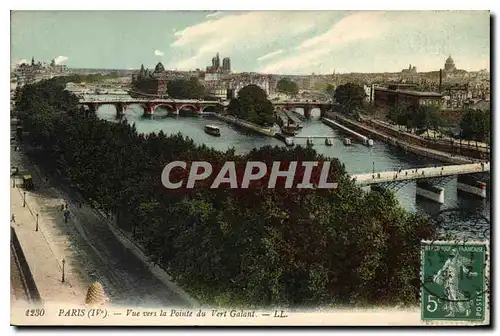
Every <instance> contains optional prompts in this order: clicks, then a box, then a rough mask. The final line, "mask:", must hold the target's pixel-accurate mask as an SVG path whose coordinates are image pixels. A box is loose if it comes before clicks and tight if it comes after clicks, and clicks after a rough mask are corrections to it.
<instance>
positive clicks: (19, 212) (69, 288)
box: [10, 187, 86, 304]
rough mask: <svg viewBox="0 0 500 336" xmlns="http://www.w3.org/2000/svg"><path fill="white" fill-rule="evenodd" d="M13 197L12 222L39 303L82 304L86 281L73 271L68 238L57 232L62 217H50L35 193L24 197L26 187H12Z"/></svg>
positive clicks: (72, 259)
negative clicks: (13, 218)
mask: <svg viewBox="0 0 500 336" xmlns="http://www.w3.org/2000/svg"><path fill="white" fill-rule="evenodd" d="M10 198H11V212H12V214H14V215H15V223H12V224H11V225H12V228H13V230H14V232H15V236H16V237H17V239H18V241H19V245H20V248H21V250H22V252H23V255H24V258H25V260H26V263H27V264H28V266H29V270H30V273H31V277H32V279H33V281H34V283H35V285H36V289H37V292H38V294H39V298H40V303H43V302H64V303H68V304H83V303H84V302H85V295H86V284H85V283H83V282H82V281H81V280H80V279H79V278H78V277H77V276H76V272H74V267H73V264H74V258H73V257H72V256H71V255H70V253H68V251H67V247H68V245H69V241H68V240H66V239H65V237H63V236H61V235H60V234H59V233H57V232H55V231H56V230H57V227H58V221H62V220H63V219H62V216H60V217H61V218H51V217H49V216H47V215H46V214H45V213H44V212H43V211H40V208H39V206H38V204H37V201H36V199H35V198H34V196H33V194H32V193H30V192H27V193H26V196H25V194H24V190H22V189H20V188H18V187H13V188H11V190H10ZM25 199H26V201H25ZM23 205H25V206H23ZM37 215H38V216H37ZM37 222H38V225H37ZM54 237H57V239H54ZM63 260H64V263H63ZM63 267H64V279H63Z"/></svg>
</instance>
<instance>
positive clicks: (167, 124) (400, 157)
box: [97, 105, 491, 238]
mask: <svg viewBox="0 0 500 336" xmlns="http://www.w3.org/2000/svg"><path fill="white" fill-rule="evenodd" d="M297 111H298V112H299V113H300V111H301V110H300V109H298V110H297ZM142 113H143V110H142V108H141V107H140V106H138V105H130V106H128V107H127V109H126V110H125V118H126V119H127V121H128V122H129V123H130V124H133V123H135V126H136V129H137V131H138V132H140V133H151V132H159V131H163V132H164V133H165V134H167V135H169V134H176V133H179V132H180V133H181V134H183V135H185V136H188V137H190V138H192V139H193V140H194V141H195V142H197V143H200V144H202V143H204V144H206V145H208V146H211V147H213V148H216V149H220V150H226V149H228V148H231V147H234V149H235V151H236V152H237V153H244V152H247V151H249V150H251V149H252V148H256V147H261V146H266V145H272V146H284V143H283V142H281V141H279V140H277V139H275V138H271V137H266V136H260V135H256V134H253V133H249V132H248V131H245V130H242V129H240V128H237V127H235V126H233V125H229V124H227V123H225V122H223V121H221V120H218V119H215V118H213V117H210V116H194V115H190V114H189V113H186V114H183V112H182V111H181V114H180V115H179V116H167V111H164V110H162V109H161V108H158V109H157V110H155V115H154V117H153V118H152V119H145V118H143V117H142ZM115 114H116V112H115V107H114V106H112V105H109V106H108V105H103V106H101V107H100V108H99V110H98V112H97V115H98V117H99V118H101V119H104V120H108V121H111V122H116V117H115ZM206 124H213V125H217V126H218V127H219V128H220V130H221V135H222V136H221V137H213V136H210V135H208V134H206V133H205V132H204V131H203V128H204V126H205V125H206ZM326 135H328V136H331V137H335V139H334V145H333V146H331V147H329V146H325V144H324V139H314V141H315V145H314V149H315V150H316V151H317V152H318V153H321V154H323V155H325V156H328V157H331V158H338V159H339V160H340V161H341V162H342V163H343V164H344V165H345V167H346V170H347V171H348V173H352V174H354V173H369V172H372V170H373V169H374V168H375V171H388V170H398V169H400V168H403V169H405V168H416V167H426V166H430V165H435V164H440V162H439V161H437V160H432V159H428V158H423V157H420V156H417V155H413V154H407V153H404V152H402V151H400V150H398V149H395V148H394V147H391V146H389V145H387V144H385V143H383V142H380V141H375V143H374V146H373V147H367V146H364V145H363V144H361V143H356V142H354V143H353V145H352V146H344V145H343V143H342V134H341V133H340V132H339V131H338V130H335V129H332V128H330V127H329V126H327V125H325V124H323V123H322V122H321V121H320V120H319V110H317V109H315V110H313V111H312V118H311V120H307V121H305V122H304V128H303V129H302V131H301V132H300V134H299V136H326ZM305 141H306V139H305V138H302V139H299V138H297V139H296V140H295V143H296V144H297V145H301V144H302V145H305ZM456 183H457V180H456V178H452V179H451V180H450V181H449V182H448V183H447V184H446V185H444V186H443V187H444V188H445V203H444V204H437V203H434V202H431V201H428V200H425V199H421V198H416V197H415V183H413V182H412V183H408V184H406V185H405V186H403V187H402V188H401V189H399V190H398V191H397V192H396V195H397V198H398V200H399V202H400V204H401V206H402V207H403V208H405V209H406V210H408V211H412V212H413V211H418V212H425V213H428V214H430V215H436V214H437V213H439V211H441V210H444V209H452V208H461V209H466V210H468V211H469V212H471V213H474V214H476V215H477V218H476V219H465V218H464V220H465V222H464V223H463V224H465V226H467V227H468V229H467V230H466V231H473V232H474V233H472V232H471V233H472V236H476V237H477V235H478V234H479V232H481V233H483V232H484V230H485V228H486V226H488V227H489V223H487V222H486V221H485V220H484V219H483V220H481V219H478V218H479V217H483V216H484V217H486V218H487V219H488V221H489V218H490V197H491V196H490V195H491V193H490V190H489V189H490V186H491V184H490V183H489V181H488V182H487V184H488V185H487V189H488V197H487V198H486V199H484V200H481V199H476V198H472V197H467V196H463V195H457V189H456ZM473 222H474V223H473ZM476 226H480V227H481V228H477V229H475V228H474V227H476ZM481 235H483V234H481ZM487 235H488V237H489V231H488V234H487ZM477 238H479V237H477ZM481 238H482V237H481Z"/></svg>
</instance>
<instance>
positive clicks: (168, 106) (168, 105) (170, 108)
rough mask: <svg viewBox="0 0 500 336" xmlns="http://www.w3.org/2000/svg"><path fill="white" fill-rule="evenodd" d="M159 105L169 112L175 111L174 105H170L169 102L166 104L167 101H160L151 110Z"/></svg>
mask: <svg viewBox="0 0 500 336" xmlns="http://www.w3.org/2000/svg"><path fill="white" fill-rule="evenodd" d="M159 107H163V108H165V109H166V110H168V111H169V112H175V111H176V109H175V107H174V106H172V105H170V104H167V103H161V104H158V105H155V107H154V108H153V110H156V109H157V108H159Z"/></svg>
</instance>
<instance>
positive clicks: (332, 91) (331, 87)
mask: <svg viewBox="0 0 500 336" xmlns="http://www.w3.org/2000/svg"><path fill="white" fill-rule="evenodd" d="M325 92H326V93H327V94H328V95H329V96H331V97H333V96H334V95H335V85H332V84H328V85H327V86H326V89H325Z"/></svg>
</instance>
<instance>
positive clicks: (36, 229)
mask: <svg viewBox="0 0 500 336" xmlns="http://www.w3.org/2000/svg"><path fill="white" fill-rule="evenodd" d="M35 231H36V232H38V214H36V228H35Z"/></svg>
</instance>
